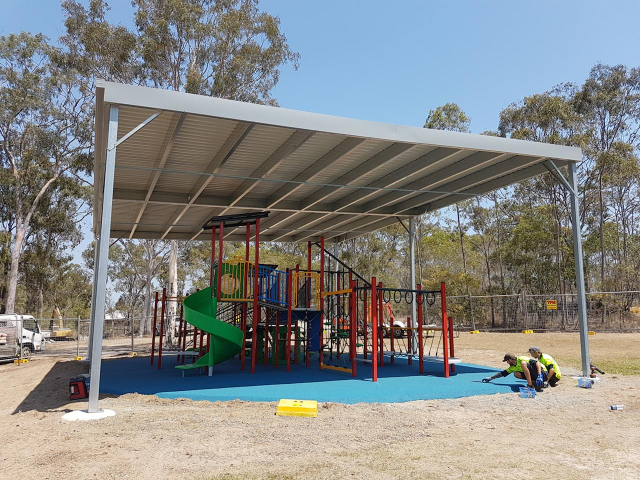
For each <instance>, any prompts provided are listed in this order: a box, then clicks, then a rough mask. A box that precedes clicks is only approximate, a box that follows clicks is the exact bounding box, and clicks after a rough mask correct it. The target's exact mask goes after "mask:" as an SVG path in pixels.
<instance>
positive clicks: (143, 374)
mask: <svg viewBox="0 0 640 480" xmlns="http://www.w3.org/2000/svg"><path fill="white" fill-rule="evenodd" d="M388 361H389V360H388V359H385V365H384V367H381V368H379V369H378V372H379V375H378V382H373V381H372V380H371V365H370V364H367V363H361V362H358V376H357V377H355V378H353V377H352V376H351V374H348V373H342V372H337V371H331V370H322V371H321V370H320V369H319V368H318V363H317V361H316V362H315V363H314V362H312V364H311V366H310V367H306V366H305V365H303V364H293V365H291V371H290V372H286V371H285V367H284V365H282V366H279V367H278V369H275V368H274V367H273V365H268V366H264V365H262V364H259V365H257V366H256V374H254V375H252V374H251V373H250V371H251V368H250V361H249V359H247V360H246V362H247V363H246V366H245V370H241V369H240V365H239V360H236V359H234V360H229V361H227V362H224V363H222V364H220V365H216V366H215V367H214V374H213V376H211V377H209V376H207V375H206V374H205V373H203V374H198V370H193V371H190V372H188V373H187V374H186V375H185V376H184V377H182V372H181V371H179V370H176V369H175V368H173V366H174V365H173V364H174V363H175V361H172V360H168V359H167V360H166V363H165V364H163V369H162V370H158V369H157V366H155V365H153V366H152V365H149V357H132V358H121V359H111V360H105V361H104V362H103V367H102V381H101V388H100V391H101V392H104V393H111V394H116V395H123V394H127V393H140V394H145V395H157V396H158V397H160V398H172V399H175V398H189V399H191V400H208V401H211V402H215V401H229V400H236V399H239V400H244V401H252V402H277V401H278V400H280V399H281V398H293V399H300V400H316V401H318V402H336V403H345V404H354V403H361V402H364V403H397V402H409V401H413V400H432V399H444V398H461V397H469V396H475V395H490V394H495V393H509V392H517V391H518V388H519V387H521V386H523V385H524V383H523V382H521V381H518V380H517V379H515V378H513V377H512V376H510V377H505V378H504V379H499V380H495V381H494V382H492V383H490V384H483V383H481V380H482V378H484V377H486V376H489V375H493V374H494V373H495V372H497V371H498V370H496V369H494V368H490V367H484V366H481V365H473V364H467V363H461V364H458V365H456V372H455V373H453V374H452V375H451V376H450V377H449V378H444V374H443V372H442V363H437V362H434V363H429V362H428V363H425V374H424V375H418V374H417V369H418V366H417V364H416V362H415V361H414V363H413V365H408V364H407V360H406V359H403V358H396V360H395V363H393V364H392V363H388Z"/></svg>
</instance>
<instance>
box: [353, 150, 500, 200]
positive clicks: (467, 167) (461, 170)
mask: <svg viewBox="0 0 640 480" xmlns="http://www.w3.org/2000/svg"><path fill="white" fill-rule="evenodd" d="M504 156H505V155H504V154H498V153H494V152H476V153H474V154H472V155H469V156H468V157H466V158H463V159H462V160H459V161H457V162H455V163H452V164H451V165H448V166H446V167H444V168H442V169H440V170H437V171H435V172H433V173H432V174H431V175H427V176H425V177H423V178H419V179H418V180H414V181H413V182H410V183H408V184H407V185H405V186H404V187H403V188H406V189H407V190H429V189H433V188H436V186H437V185H438V184H441V183H443V182H446V181H447V180H448V179H449V178H451V177H452V176H455V177H459V176H461V175H464V174H465V173H470V172H474V171H478V170H482V167H484V166H486V165H491V164H493V163H496V162H497V161H499V160H500V159H501V158H503V157H504ZM411 195H415V193H414V192H391V193H388V194H386V195H384V196H382V197H380V198H376V199H374V200H371V201H370V202H367V203H365V204H364V205H363V209H364V211H365V212H370V211H373V210H376V209H378V208H380V207H384V206H387V205H391V204H395V203H396V202H397V201H399V200H402V199H403V198H406V197H408V196H411ZM394 211H396V212H397V211H398V209H397V208H395V205H394Z"/></svg>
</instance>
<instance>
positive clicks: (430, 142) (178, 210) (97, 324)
mask: <svg viewBox="0 0 640 480" xmlns="http://www.w3.org/2000/svg"><path fill="white" fill-rule="evenodd" d="M95 129H96V130H95V144H96V148H95V181H94V186H95V203H94V233H95V234H96V236H98V238H99V241H98V242H97V248H96V259H95V265H96V267H95V272H94V291H93V296H92V305H91V309H92V310H91V330H90V344H91V348H90V352H91V353H90V356H91V383H92V388H91V390H90V392H89V409H88V411H89V412H97V411H98V410H99V407H98V397H99V388H100V387H99V386H100V368H101V354H102V336H103V323H104V322H103V319H104V310H105V299H106V284H107V259H108V251H109V238H140V239H182V240H191V239H193V240H196V239H203V240H208V238H209V232H207V231H206V229H205V228H204V227H205V225H206V223H207V222H208V220H209V219H211V217H214V216H222V215H238V214H243V213H251V212H264V211H269V212H270V215H269V216H268V218H266V219H264V222H261V235H260V240H262V241H281V242H287V241H288V242H303V241H315V240H318V239H320V238H325V239H333V240H334V241H341V240H345V239H349V238H353V237H356V236H359V235H362V234H365V233H368V232H371V231H374V230H377V229H379V228H383V227H385V226H388V225H390V224H392V223H394V222H396V221H398V220H399V219H400V220H402V219H409V220H410V227H411V231H413V229H414V222H413V219H414V218H415V216H417V215H420V214H422V213H425V212H429V211H435V210H437V209H439V208H442V207H446V206H448V205H451V204H454V203H456V202H458V201H460V200H463V199H466V198H472V197H474V196H477V195H481V194H483V193H487V192H490V191H492V190H495V189H498V188H502V187H505V186H508V185H511V184H513V183H515V182H518V181H521V180H524V179H527V178H530V177H533V176H535V175H539V174H541V173H544V172H546V171H551V172H552V173H553V174H554V175H555V176H556V177H557V178H558V179H559V180H561V182H562V184H563V185H564V187H565V188H566V189H567V191H569V192H570V197H571V212H572V224H573V235H574V247H575V248H574V257H575V259H576V284H577V288H578V297H579V302H578V316H579V322H580V337H581V348H582V364H583V373H584V374H585V375H586V372H587V369H588V365H589V352H588V341H587V324H586V314H585V312H586V303H585V295H584V275H583V269H582V247H581V238H580V227H579V215H578V210H579V205H578V201H577V176H576V163H577V162H579V161H580V160H581V159H582V152H581V151H580V149H579V148H573V147H565V146H558V145H548V144H543V143H534V142H525V141H520V140H513V139H506V138H497V137H491V136H482V135H472V134H466V133H458V132H446V131H438V130H428V129H422V128H415V127H406V126H398V125H388V124H383V123H375V122H368V121H362V120H353V119H347V118H341V117H333V116H328V115H319V114H314V113H307V112H300V111H294V110H287V109H282V108H276V107H270V106H263V105H253V104H247V103H242V102H235V101H230V100H223V99H218V98H211V97H203V96H198V95H190V94H186V93H180V92H170V91H166V90H158V89H152V88H146V87H137V86H132V85H122V84H116V83H110V82H105V81H100V80H99V81H97V85H96V119H95ZM563 166H568V167H569V168H568V172H569V180H567V179H566V178H565V177H564V176H563V175H562V173H561V172H560V171H559V168H561V167H563ZM225 238H226V239H227V240H244V239H245V237H244V232H242V231H238V229H235V228H229V229H225ZM411 245H412V250H413V242H411ZM412 258H413V257H412ZM412 264H413V262H412ZM412 277H414V278H413V280H412V281H415V275H412Z"/></svg>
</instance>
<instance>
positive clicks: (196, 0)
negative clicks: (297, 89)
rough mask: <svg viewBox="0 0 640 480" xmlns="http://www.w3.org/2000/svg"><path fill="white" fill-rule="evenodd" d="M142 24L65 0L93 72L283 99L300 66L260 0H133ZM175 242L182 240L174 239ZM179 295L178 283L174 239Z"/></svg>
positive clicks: (93, 4) (251, 98)
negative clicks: (127, 23) (281, 90)
mask: <svg viewBox="0 0 640 480" xmlns="http://www.w3.org/2000/svg"><path fill="white" fill-rule="evenodd" d="M131 5H132V7H133V21H134V25H135V29H134V30H129V29H127V28H126V27H123V26H121V25H113V24H111V23H109V22H108V20H107V19H106V14H107V11H108V9H109V6H108V4H107V2H106V1H104V0H91V1H90V2H89V5H88V7H86V8H85V7H84V5H83V4H82V2H80V1H78V0H65V1H63V2H62V8H63V11H64V13H65V16H66V22H65V26H66V28H67V33H66V35H64V36H63V37H62V38H61V40H62V42H63V43H64V44H65V45H67V47H68V52H67V54H68V56H67V58H68V61H69V62H70V63H72V64H74V65H80V66H82V67H83V68H84V70H85V71H86V72H87V74H88V75H89V76H90V77H93V78H95V77H101V78H104V79H107V80H115V81H122V82H126V83H136V84H142V85H149V86H154V87H158V88H163V89H168V90H175V91H184V92H188V93H195V94H200V95H209V96H214V97H220V98H226V99H231V100H240V101H244V102H252V103H261V104H269V105H276V104H277V102H276V101H275V99H274V98H273V97H272V96H271V91H272V89H273V88H274V87H275V85H276V84H277V83H278V80H279V77H280V70H281V68H282V67H283V66H284V65H286V64H292V65H293V67H294V68H296V69H297V67H298V62H299V54H298V53H295V52H293V51H292V50H291V49H290V48H289V45H288V44H287V39H286V37H285V35H284V34H283V33H282V31H281V29H280V19H279V18H278V17H275V16H273V15H270V14H268V13H266V12H261V11H260V10H259V9H258V1H257V0H132V2H131ZM174 243H175V241H174ZM172 249H173V254H172V255H171V259H172V262H171V266H170V272H171V275H170V278H169V285H170V286H171V288H172V290H171V294H172V295H177V291H174V290H173V289H175V288H176V286H177V272H178V268H177V264H176V262H177V258H178V252H177V245H175V244H174V245H173V247H172Z"/></svg>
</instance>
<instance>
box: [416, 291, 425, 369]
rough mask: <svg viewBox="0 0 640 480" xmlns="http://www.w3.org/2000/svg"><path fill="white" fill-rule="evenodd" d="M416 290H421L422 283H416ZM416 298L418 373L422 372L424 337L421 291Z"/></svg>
mask: <svg viewBox="0 0 640 480" xmlns="http://www.w3.org/2000/svg"><path fill="white" fill-rule="evenodd" d="M417 288H418V292H420V291H421V290H422V285H421V284H418V287H417ZM415 295H416V300H417V302H416V303H417V304H418V355H419V356H420V359H419V360H418V365H419V368H420V374H421V375H422V374H423V373H424V338H423V337H422V335H423V331H422V293H417V294H415Z"/></svg>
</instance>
